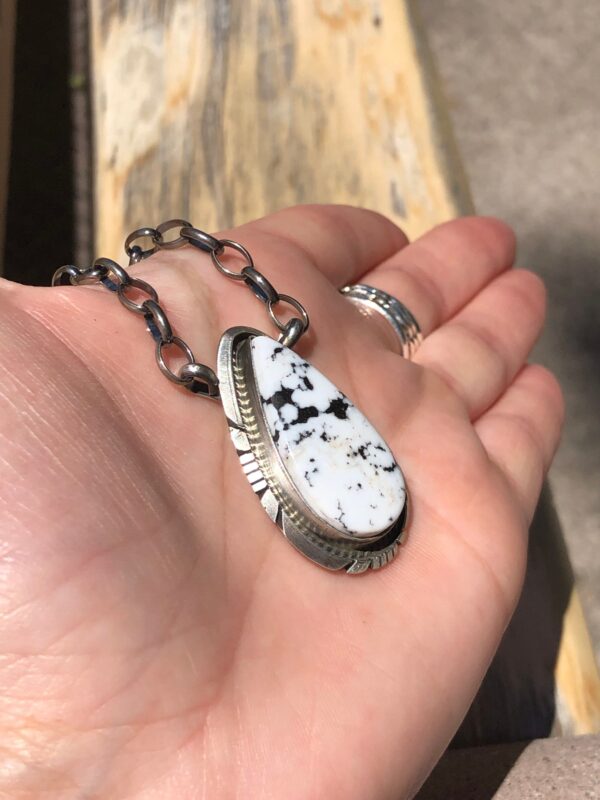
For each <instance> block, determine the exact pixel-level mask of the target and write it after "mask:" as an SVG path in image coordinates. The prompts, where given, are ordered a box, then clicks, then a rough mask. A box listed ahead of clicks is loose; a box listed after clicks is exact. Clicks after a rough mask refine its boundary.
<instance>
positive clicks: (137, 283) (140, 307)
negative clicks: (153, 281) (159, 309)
mask: <svg viewBox="0 0 600 800" xmlns="http://www.w3.org/2000/svg"><path fill="white" fill-rule="evenodd" d="M129 289H139V291H141V292H146V294H147V295H149V296H150V299H151V300H154V302H155V303H158V294H157V292H156V289H155V288H154V286H150V284H149V283H146V281H143V280H142V279H141V278H129V280H128V281H127V283H120V284H119V286H118V288H117V297H118V298H119V300H120V301H121V303H123V305H124V306H125V308H126V309H128V310H129V311H133V313H134V314H145V313H146V305H145V302H144V303H136V302H135V301H134V300H130V299H129V298H128V297H127V294H126V292H127V291H128V290H129Z"/></svg>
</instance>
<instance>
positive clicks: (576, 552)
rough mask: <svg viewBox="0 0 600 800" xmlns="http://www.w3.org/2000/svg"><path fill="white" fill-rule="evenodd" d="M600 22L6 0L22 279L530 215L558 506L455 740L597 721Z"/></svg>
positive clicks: (5, 182) (4, 150)
mask: <svg viewBox="0 0 600 800" xmlns="http://www.w3.org/2000/svg"><path fill="white" fill-rule="evenodd" d="M11 32H14V33H15V36H14V37H13V36H12V35H11ZM599 38H600V4H599V3H594V2H589V0H562V1H559V2H553V3H551V4H548V3H542V2H541V0H503V2H493V1H492V0H408V1H407V0H276V1H275V0H269V2H267V1H266V0H246V1H245V2H243V0H196V2H194V0H149V2H148V3H140V2H135V0H123V2H119V3H116V2H113V1H112V0H70V2H64V1H62V2H54V3H43V4H41V3H39V2H34V0H18V2H16V0H0V213H1V211H2V208H3V207H5V222H6V226H5V228H6V235H5V238H4V242H2V237H1V235H0V264H3V274H4V275H5V276H6V277H9V278H12V279H14V280H19V281H22V282H30V283H41V284H45V283H47V282H48V279H49V276H50V275H51V273H52V271H53V270H54V268H55V267H56V266H57V265H60V264H64V263H70V262H74V263H85V262H89V260H90V259H91V258H92V256H93V255H97V254H99V253H98V252H96V250H98V251H102V253H103V254H105V255H109V256H111V257H118V249H117V248H118V244H117V243H118V242H119V241H120V240H121V235H122V231H123V230H125V229H131V228H135V227H137V226H139V225H140V224H146V223H147V222H148V221H150V222H151V223H155V222H157V221H158V220H159V219H163V218H168V217H173V216H188V215H189V216H190V217H191V219H192V221H194V220H196V224H200V225H202V226H205V225H206V226H207V227H209V226H213V227H217V226H218V225H227V224H231V223H234V222H239V221H242V220H243V219H247V218H249V217H251V216H257V215H258V214H260V213H264V212H265V211H267V210H269V209H270V208H275V207H278V206H281V205H286V204H289V203H290V202H297V201H300V202H304V201H339V202H355V203H357V204H365V205H369V206H372V207H375V208H377V209H378V210H380V211H382V212H384V213H388V214H390V215H391V216H392V217H393V218H394V219H396V220H397V221H398V222H399V223H400V224H402V225H404V227H406V228H407V230H408V232H409V233H410V234H411V235H418V233H419V232H420V231H421V230H423V229H424V228H426V227H427V226H428V225H430V224H434V223H435V222H437V221H439V220H441V219H446V218H449V217H451V216H453V215H455V214H459V213H468V212H469V210H470V209H471V207H472V206H471V200H470V196H472V199H473V201H474V206H475V208H476V210H477V211H478V212H479V213H483V214H491V215H496V216H499V217H501V218H503V219H505V220H507V221H508V222H509V223H510V224H511V225H512V226H513V227H514V228H515V230H516V232H517V235H518V240H519V255H518V262H519V265H521V266H526V267H528V268H530V269H533V270H535V271H537V272H538V273H539V274H540V275H541V276H542V277H543V278H544V279H545V281H546V285H547V287H548V291H549V310H548V324H547V327H546V331H545V333H544V336H543V338H542V340H541V342H540V343H539V345H538V347H537V351H536V354H535V358H536V359H537V360H539V361H541V362H543V363H545V364H546V365H548V366H549V367H550V368H551V369H552V370H553V371H554V372H555V373H556V374H557V375H558V377H559V379H560V380H561V383H562V386H563V389H564V391H565V395H566V399H567V407H568V418H567V425H566V428H565V434H564V441H563V444H562V447H561V449H560V452H559V454H558V456H557V458H556V462H555V464H554V467H553V469H552V473H551V476H550V484H551V487H552V490H553V494H554V500H555V506H556V512H557V516H556V515H554V511H553V509H552V502H551V500H550V499H549V496H548V495H547V496H546V497H545V500H544V502H543V503H542V506H541V511H540V516H539V519H538V520H537V523H536V526H534V536H533V537H532V539H533V551H532V554H533V557H532V559H531V565H532V566H531V569H530V573H528V580H527V583H526V589H525V593H524V599H523V602H522V605H521V607H520V610H519V613H518V614H517V617H516V618H515V621H514V623H513V625H512V628H511V629H510V630H509V632H508V634H507V640H506V642H505V645H504V647H503V648H501V652H500V654H499V658H498V663H497V664H495V665H494V666H493V668H492V670H491V673H490V676H488V679H487V682H486V683H485V684H484V687H483V690H482V697H481V698H480V705H481V707H482V709H483V710H482V711H481V713H480V714H477V713H474V714H473V715H471V716H470V717H469V718H468V719H467V722H466V724H465V728H464V730H463V731H462V733H461V734H460V735H459V738H458V740H457V743H458V744H462V745H465V744H477V743H479V744H481V743H484V742H495V741H514V740H517V739H530V738H536V737H540V736H546V735H548V734H550V733H561V732H562V733H588V732H592V731H594V730H598V728H599V726H600V699H599V698H600V694H599V691H600V690H599V686H600V683H599V682H598V675H597V672H595V669H593V668H591V667H590V664H589V661H586V659H587V658H588V655H587V654H586V653H587V650H590V652H591V649H590V647H589V639H588V638H587V637H588V634H587V630H586V623H585V622H584V621H583V618H580V617H579V616H577V608H575V613H574V615H573V604H572V602H571V600H569V598H572V596H573V589H574V588H575V590H576V594H578V597H579V598H580V599H581V602H582V604H583V608H584V611H585V618H586V620H587V629H588V630H589V632H590V634H591V640H592V648H593V650H595V656H596V658H597V659H598V661H599V662H600V547H599V536H600V414H599V413H598V411H599V409H600V269H599V268H598V261H599V256H598V254H599V253H600V224H599V221H598V210H597V209H598V194H599V191H598V181H599V176H600V148H599V147H598V145H597V143H596V139H597V136H598V133H597V132H598V130H599V129H600V82H599V81H598V80H597V76H598V75H599V74H600V48H599V47H598V46H597V42H598V39H599ZM11 42H14V52H11ZM242 55H243V56H244V58H245V60H244V59H242V58H241V56H242ZM238 56H239V57H238ZM11 94H12V103H11ZM232 108H233V109H234V112H235V113H233V112H232V111H231V109H232ZM10 121H12V135H11V136H10V137H9V136H8V132H9V125H8V122H10ZM240 176H242V178H243V180H242V179H241V178H240ZM265 176H267V177H266V179H265ZM201 189H202V191H200V190H201ZM5 191H6V192H7V198H6V203H5V202H4V197H3V192H5ZM207 198H208V199H207ZM0 227H1V226H0ZM515 457H518V454H515ZM561 529H562V533H561ZM550 531H552V533H550ZM563 538H564V541H565V542H566V544H567V548H568V553H569V557H570V561H571V564H572V565H573V573H571V570H570V567H569V564H568V559H567V558H566V557H565V556H564V553H563ZM540 564H541V566H540ZM557 564H559V567H558V568H556V565H557ZM569 609H570V610H569ZM528 648H529V652H528V653H527V654H526V656H525V657H523V652H524V651H526V650H527V649H528ZM586 648H587V650H586ZM560 653H563V658H562V661H563V662H564V663H563V665H562V667H561V658H560ZM519 658H521V660H520V661H519ZM592 660H593V657H592ZM538 662H539V663H538ZM555 674H556V676H557V678H556V683H557V685H555V683H554V677H553V676H554V675H555ZM561 676H562V677H561ZM561 681H562V684H561ZM517 684H519V685H518V686H517ZM557 687H558V688H557ZM494 698H495V699H494ZM494 703H495V706H494ZM476 705H477V704H476ZM492 707H493V713H492V711H490V709H491V708H492ZM506 709H508V712H507V715H508V716H511V717H512V718H511V719H509V720H500V721H499V718H500V717H501V716H502V713H501V711H502V710H506ZM475 712H477V709H475ZM492 717H493V718H494V720H495V721H492ZM505 723H506V724H505ZM515 757H516V756H515ZM544 757H545V756H544ZM510 760H511V759H509V762H510ZM435 796H436V797H437V795H435ZM452 796H454V795H452ZM489 796H490V797H491V796H492V795H491V794H490V795H489ZM544 796H547V797H550V796H551V795H550V794H548V795H544ZM552 796H554V795H552ZM568 796H569V797H571V795H568ZM573 796H575V795H573ZM579 796H584V795H583V794H581V795H579ZM589 796H590V797H592V796H598V795H593V794H590V795H589ZM428 797H429V795H428ZM431 797H434V794H431ZM444 797H446V800H451V797H450V795H449V794H447V795H444ZM557 797H558V795H557ZM564 797H565V798H566V797H567V795H566V794H565V795H564ZM461 800H466V795H464V796H463V797H462V798H461ZM561 800H562V795H561Z"/></svg>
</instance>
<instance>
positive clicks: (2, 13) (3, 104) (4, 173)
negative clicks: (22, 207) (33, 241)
mask: <svg viewBox="0 0 600 800" xmlns="http://www.w3.org/2000/svg"><path fill="white" fill-rule="evenodd" d="M15 2H16V0H0V274H1V273H2V267H3V253H4V228H5V224H6V198H7V192H8V167H9V157H10V127H11V116H12V76H13V49H14V47H13V44H14V29H15V11H16V7H15Z"/></svg>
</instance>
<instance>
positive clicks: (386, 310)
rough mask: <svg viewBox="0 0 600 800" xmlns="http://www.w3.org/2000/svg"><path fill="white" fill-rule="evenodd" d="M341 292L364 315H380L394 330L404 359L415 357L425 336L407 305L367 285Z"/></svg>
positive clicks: (359, 285) (359, 284)
mask: <svg viewBox="0 0 600 800" xmlns="http://www.w3.org/2000/svg"><path fill="white" fill-rule="evenodd" d="M340 292H341V294H343V295H345V296H346V297H347V298H348V299H349V300H352V302H353V303H356V305H357V307H358V308H359V309H360V310H361V311H362V312H363V313H367V315H368V314H370V313H371V312H376V313H377V314H380V315H381V316H382V317H383V318H384V319H385V320H386V321H387V322H388V323H389V324H390V325H391V326H392V328H393V329H394V332H395V334H396V335H397V337H398V340H399V342H400V348H401V353H402V355H403V356H404V358H406V359H411V358H412V357H413V356H414V354H415V352H416V351H417V348H418V347H419V345H420V344H421V342H422V341H423V336H422V334H421V329H420V327H419V323H418V322H417V320H416V319H415V318H414V316H413V315H412V314H411V312H410V311H409V310H408V308H407V307H406V306H405V305H403V304H402V303H401V302H400V301H399V300H398V299H396V298H395V297H394V296H393V295H391V294H388V293H387V292H384V291H383V290H382V289H376V288H375V287H374V286H368V285H367V284H365V283H355V284H352V285H351V286H344V288H343V289H340Z"/></svg>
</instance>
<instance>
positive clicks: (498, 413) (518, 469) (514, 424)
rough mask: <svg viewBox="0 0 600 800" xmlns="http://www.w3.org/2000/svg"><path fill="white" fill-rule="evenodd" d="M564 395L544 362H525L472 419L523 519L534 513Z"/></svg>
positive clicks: (553, 448) (561, 416)
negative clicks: (499, 394) (495, 399)
mask: <svg viewBox="0 0 600 800" xmlns="http://www.w3.org/2000/svg"><path fill="white" fill-rule="evenodd" d="M563 419H564V400H563V396H562V391H561V389H560V386H559V385H558V383H557V381H556V378H555V377H554V376H553V375H552V373H551V372H548V370H546V369H545V368H544V367H540V366H537V365H534V366H527V367H525V368H524V369H523V370H522V371H521V372H520V373H519V375H518V376H517V378H516V379H515V381H514V382H513V383H512V384H511V386H510V387H509V388H508V389H507V391H506V393H505V394H504V395H503V396H502V397H501V398H500V400H498V402H497V403H496V404H495V405H494V406H492V408H491V409H490V410H489V411H488V412H487V413H486V414H484V415H483V416H482V417H481V418H480V419H479V420H478V421H477V423H476V424H475V430H476V431H477V433H478V435H479V438H480V439H481V441H482V443H483V445H484V447H485V448H486V450H487V452H488V454H489V456H490V458H491V459H492V460H493V461H494V462H495V463H496V464H497V465H498V466H499V467H500V469H501V470H502V472H503V473H504V475H505V476H506V478H507V479H508V481H509V483H510V484H511V485H512V486H513V488H514V490H515V492H516V494H517V497H518V498H519V499H520V500H521V503H522V505H523V508H524V510H525V513H526V514H527V516H528V518H531V517H532V516H533V512H534V510H535V506H536V503H537V500H538V497H539V493H540V490H541V487H542V481H543V480H544V477H545V475H546V472H547V471H548V468H549V466H550V463H551V461H552V458H553V457H554V453H555V452H556V448H557V446H558V442H559V439H560V432H561V429H562V424H563Z"/></svg>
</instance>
